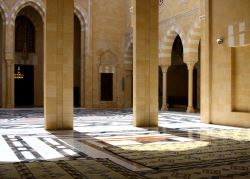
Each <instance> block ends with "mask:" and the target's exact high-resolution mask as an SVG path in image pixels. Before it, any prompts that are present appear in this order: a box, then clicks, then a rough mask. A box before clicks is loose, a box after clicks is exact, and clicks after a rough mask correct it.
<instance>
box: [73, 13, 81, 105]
mask: <svg viewBox="0 0 250 179" xmlns="http://www.w3.org/2000/svg"><path fill="white" fill-rule="evenodd" d="M81 39H82V38H81V23H80V20H79V18H78V17H77V16H76V15H74V107H80V106H81V102H80V101H81V95H82V94H81V50H82V49H81V44H82V42H81Z"/></svg>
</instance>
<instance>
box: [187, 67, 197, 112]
mask: <svg viewBox="0 0 250 179" xmlns="http://www.w3.org/2000/svg"><path fill="white" fill-rule="evenodd" d="M194 65H195V64H194V63H187V67H188V108H187V112H188V113H194V112H195V111H194V107H193V71H194Z"/></svg>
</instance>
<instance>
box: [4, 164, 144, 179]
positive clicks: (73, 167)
mask: <svg viewBox="0 0 250 179" xmlns="http://www.w3.org/2000/svg"><path fill="white" fill-rule="evenodd" d="M0 178H1V179H10V178H11V179H44V178H46V179H50V178H56V179H71V178H79V179H80V178H81V179H113V178H116V179H126V178H131V179H141V178H143V177H141V176H139V175H138V174H136V173H135V172H132V171H130V170H127V169H125V168H123V167H121V166H119V165H116V164H115V163H113V162H111V161H109V160H107V159H97V160H92V159H85V160H63V161H40V162H20V163H14V164H1V165H0Z"/></svg>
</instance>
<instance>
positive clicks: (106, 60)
mask: <svg viewBox="0 0 250 179" xmlns="http://www.w3.org/2000/svg"><path fill="white" fill-rule="evenodd" d="M117 62H118V57H117V55H116V54H115V53H114V52H113V51H112V50H110V49H108V50H105V51H104V52H102V53H101V54H100V66H99V73H116V68H117Z"/></svg>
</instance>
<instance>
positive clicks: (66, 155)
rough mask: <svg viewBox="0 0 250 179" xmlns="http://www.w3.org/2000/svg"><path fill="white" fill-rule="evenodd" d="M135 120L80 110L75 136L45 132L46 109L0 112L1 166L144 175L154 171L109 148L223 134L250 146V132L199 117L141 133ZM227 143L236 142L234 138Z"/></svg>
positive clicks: (173, 116)
mask: <svg viewBox="0 0 250 179" xmlns="http://www.w3.org/2000/svg"><path fill="white" fill-rule="evenodd" d="M132 120H133V116H132V111H131V110H130V109H127V110H87V109H75V111H74V130H73V131H46V130H44V119H43V109H40V108H36V109H15V110H4V109H1V110H0V146H1V147H0V164H8V163H15V162H32V161H58V160H75V159H90V158H94V159H109V160H110V161H112V162H114V163H116V164H119V165H121V166H122V167H124V168H126V169H128V170H131V171H133V172H139V173H140V172H142V173H143V172H147V171H153V170H154V169H152V168H150V167H147V166H145V165H141V164H140V163H138V162H133V161H132V160H127V159H126V158H124V157H121V156H119V155H116V154H115V153H113V152H111V151H109V150H107V148H108V147H112V146H115V147H120V146H128V145H129V146H133V145H135V146H136V145H144V144H145V145H148V144H166V143H170V142H180V143H183V142H192V141H211V140H215V139H218V135H220V133H219V134H217V133H216V132H215V133H212V132H211V131H224V130H229V131H234V130H236V131H243V132H244V133H242V134H241V135H238V136H237V137H238V138H237V140H247V141H250V139H249V138H250V136H248V134H250V133H249V129H242V128H235V127H229V126H218V125H210V124H203V123H200V116H199V114H187V113H182V112H159V127H158V128H137V127H134V126H133V125H132ZM213 134H214V135H213ZM223 137H224V138H225V135H224V136H221V138H223ZM226 137H227V134H226ZM228 137H229V138H232V137H233V136H230V133H229V134H228ZM235 140H236V139H235ZM249 171H250V166H249ZM249 171H248V172H249ZM0 174H1V171H0Z"/></svg>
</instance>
